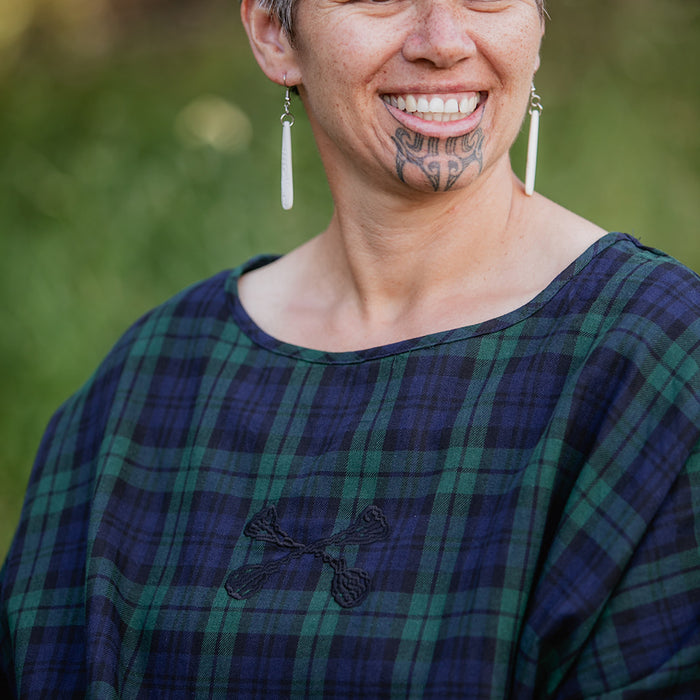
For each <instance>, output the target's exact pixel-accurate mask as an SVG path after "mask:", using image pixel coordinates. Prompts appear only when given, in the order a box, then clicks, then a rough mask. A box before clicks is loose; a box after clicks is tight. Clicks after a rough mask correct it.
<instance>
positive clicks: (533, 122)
mask: <svg viewBox="0 0 700 700" xmlns="http://www.w3.org/2000/svg"><path fill="white" fill-rule="evenodd" d="M528 113H529V114H530V134H529V137H528V140H527V164H526V166H525V194H526V195H527V196H528V197H530V196H531V195H532V193H533V192H534V191H535V174H536V173H537V141H538V140H539V134H540V114H542V101H541V98H540V96H539V95H538V94H537V93H536V92H535V84H534V83H533V84H532V87H531V88H530V107H529V109H528Z"/></svg>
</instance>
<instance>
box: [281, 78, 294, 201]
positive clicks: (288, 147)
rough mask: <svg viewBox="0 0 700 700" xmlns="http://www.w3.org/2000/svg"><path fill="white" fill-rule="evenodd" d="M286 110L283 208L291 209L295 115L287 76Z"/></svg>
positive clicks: (283, 118)
mask: <svg viewBox="0 0 700 700" xmlns="http://www.w3.org/2000/svg"><path fill="white" fill-rule="evenodd" d="M285 88H286V92H285V95H284V112H283V113H282V116H281V117H280V121H281V122H282V180H281V185H282V209H291V208H292V205H293V204H294V173H293V172H292V124H294V116H293V115H292V113H291V112H290V111H289V107H290V105H291V99H290V96H289V88H288V87H287V80H286V78H285Z"/></svg>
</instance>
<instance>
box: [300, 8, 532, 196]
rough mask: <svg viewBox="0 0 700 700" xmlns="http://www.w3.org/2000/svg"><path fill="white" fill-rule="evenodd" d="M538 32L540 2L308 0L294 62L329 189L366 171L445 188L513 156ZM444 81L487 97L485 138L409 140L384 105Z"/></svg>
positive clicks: (378, 177) (384, 183) (380, 178)
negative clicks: (388, 98)
mask: <svg viewBox="0 0 700 700" xmlns="http://www.w3.org/2000/svg"><path fill="white" fill-rule="evenodd" d="M541 35H542V24H541V19H540V16H539V13H538V10H537V4H536V2H535V0H387V1H386V2H381V3H376V2H371V0H356V1H354V2H345V1H343V0H300V3H299V5H298V9H297V17H296V37H297V40H296V42H295V49H294V59H295V61H294V68H295V69H296V71H297V72H298V75H299V76H300V80H301V82H300V84H299V92H300V95H301V98H302V100H303V102H304V104H305V106H306V108H307V113H308V115H309V119H310V122H311V126H312V128H313V131H314V134H315V136H316V140H317V143H318V146H319V150H320V153H321V157H322V158H323V161H324V164H325V165H326V170H327V172H328V176H329V181H330V184H331V188H332V189H337V188H339V187H342V186H343V185H344V184H345V183H346V182H347V181H348V178H349V179H350V180H356V179H358V178H360V179H361V180H362V181H363V182H367V180H368V178H369V179H370V180H371V182H372V184H373V186H377V187H383V188H396V187H397V186H398V185H399V183H400V185H402V186H403V187H406V186H407V187H409V188H410V189H417V190H420V191H426V190H427V191H430V190H432V191H447V190H450V189H455V188H459V187H462V186H464V185H467V184H469V183H470V182H472V181H473V180H474V179H475V178H476V177H478V176H479V175H480V174H481V173H482V172H483V171H484V170H487V169H488V168H489V167H490V166H491V165H493V164H494V163H495V162H497V161H499V160H500V159H503V158H507V157H508V150H509V148H510V146H511V145H512V143H513V141H514V140H515V137H516V136H517V134H518V131H519V129H520V125H521V122H522V119H523V116H524V114H525V111H526V107H527V100H528V96H529V88H530V84H531V81H532V76H533V74H534V72H535V70H536V68H537V66H538V64H539V46H540V40H541ZM447 85H449V87H451V88H453V89H455V91H457V89H458V88H461V89H462V90H464V91H467V90H476V91H483V92H484V93H486V94H487V95H488V98H487V100H486V104H485V106H484V114H483V118H482V119H481V121H480V123H479V125H478V129H479V131H480V133H479V134H478V136H477V134H476V130H477V129H476V128H472V129H471V131H472V132H474V133H472V135H471V136H470V138H469V139H467V140H466V141H465V140H464V139H463V138H462V137H464V136H465V134H459V135H457V137H456V140H454V139H455V135H454V134H450V135H448V136H445V137H440V135H439V134H432V133H428V132H425V133H424V134H422V135H423V138H422V139H419V138H417V137H416V136H415V135H414V136H410V137H409V136H407V135H406V132H412V133H413V134H415V133H416V130H415V129H413V128H409V127H407V126H406V125H404V124H401V123H398V122H397V118H396V116H395V115H393V114H391V113H389V112H388V110H387V108H386V106H385V105H384V104H383V102H382V100H381V96H382V94H387V93H401V92H409V91H412V92H422V93H431V92H433V90H435V91H436V92H438V93H439V92H444V91H445V86H447ZM433 86H437V87H436V88H433ZM434 139H437V141H438V143H437V149H436V148H435V146H434V145H433V144H434ZM450 139H453V140H452V141H450ZM418 143H420V144H421V147H422V148H423V149H426V150H424V152H421V151H420V149H419V148H418ZM429 148H432V150H428V149H429ZM389 170H390V171H391V173H393V178H392V180H387V171H389ZM438 171H439V175H438ZM336 183H337V187H336ZM436 183H437V186H436Z"/></svg>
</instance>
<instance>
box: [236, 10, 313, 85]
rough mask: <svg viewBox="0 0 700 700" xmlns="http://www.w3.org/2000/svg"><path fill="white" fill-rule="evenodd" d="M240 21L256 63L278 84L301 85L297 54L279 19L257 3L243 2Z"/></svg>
mask: <svg viewBox="0 0 700 700" xmlns="http://www.w3.org/2000/svg"><path fill="white" fill-rule="evenodd" d="M241 20H242V21H243V26H244V27H245V30H246V33H247V34H248V40H249V41H250V47H251V48H252V50H253V55H254V56H255V60H256V61H257V62H258V65H259V66H260V68H262V71H263V73H265V75H266V76H267V77H268V78H269V79H270V80H272V81H273V82H275V83H278V84H279V85H282V83H284V81H285V75H286V81H287V85H289V86H292V85H296V84H297V83H299V82H300V81H301V72H300V70H299V68H298V65H297V60H296V52H295V51H294V49H293V48H292V45H291V43H290V41H289V37H288V36H287V33H286V32H285V31H284V29H283V28H282V25H281V24H280V22H279V20H278V19H277V17H275V16H274V14H271V13H270V12H268V11H267V10H265V9H264V8H262V7H261V6H260V3H259V2H258V0H242V2H241Z"/></svg>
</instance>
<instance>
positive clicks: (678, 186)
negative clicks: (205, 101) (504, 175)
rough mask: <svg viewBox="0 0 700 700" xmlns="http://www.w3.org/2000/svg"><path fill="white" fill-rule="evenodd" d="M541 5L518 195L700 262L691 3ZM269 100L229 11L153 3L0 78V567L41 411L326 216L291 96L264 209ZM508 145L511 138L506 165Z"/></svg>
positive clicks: (276, 93) (699, 32)
mask: <svg viewBox="0 0 700 700" xmlns="http://www.w3.org/2000/svg"><path fill="white" fill-rule="evenodd" d="M302 2H303V0H302ZM549 10H550V14H551V20H550V21H549V22H548V26H547V35H546V38H545V42H544V46H543V51H542V67H541V69H540V72H539V75H538V78H537V87H538V92H539V93H540V95H541V96H542V101H543V103H544V113H543V115H542V124H541V135H540V161H539V172H538V183H537V184H538V190H539V191H541V192H542V193H544V194H546V195H548V196H550V197H552V198H553V199H555V200H557V201H559V202H560V203H562V204H564V205H565V206H567V207H569V208H571V209H573V210H575V211H577V212H578V213H580V214H582V215H584V216H586V217H588V218H590V219H592V220H594V221H595V222H597V223H599V224H600V225H602V226H604V227H606V228H608V229H610V230H624V231H627V232H630V233H633V234H634V235H636V236H638V237H640V238H641V239H642V241H643V242H645V243H647V244H649V245H655V246H658V247H661V248H663V249H665V250H667V251H668V252H670V253H671V254H673V255H675V256H676V257H678V258H679V259H680V260H682V261H683V262H685V263H686V264H687V265H689V266H690V267H693V268H694V269H696V270H700V238H699V237H698V234H697V222H698V220H699V218H700V216H699V215H700V196H699V195H700V138H699V134H700V131H699V129H698V126H699V124H698V117H699V116H700V90H699V89H698V88H699V85H698V82H699V81H698V69H697V66H698V65H700V62H699V60H698V59H699V58H700V55H699V54H700V42H699V41H698V39H699V38H700V3H699V2H698V1H697V0H664V2H663V3H659V2H658V1H657V0H617V1H613V0H585V2H583V1H581V0H576V1H574V0H568V1H567V0H558V1H557V0H550V2H549ZM202 95H218V96H220V97H221V98H223V99H225V100H227V101H228V102H229V103H231V104H234V105H236V106H237V107H238V108H239V109H240V110H241V111H242V112H243V113H244V114H245V115H246V116H247V120H248V121H247V123H248V124H249V125H250V126H251V127H252V136H251V138H250V140H249V141H247V142H244V143H243V144H240V145H239V147H238V148H233V147H229V148H227V149H221V148H215V147H212V146H207V145H202V144H199V145H197V144H192V143H188V142H187V141H186V140H183V138H182V137H181V136H179V135H178V134H179V132H178V129H177V128H176V125H177V124H178V123H179V122H178V118H179V116H178V115H181V114H182V113H183V110H184V109H185V108H186V107H187V105H188V104H190V103H191V102H192V101H193V100H196V99H197V98H199V97H201V96H202ZM281 99H282V94H281V91H280V90H279V88H277V86H274V85H272V84H270V83H268V82H267V81H266V79H265V78H264V77H263V75H262V73H261V72H260V70H259V69H258V68H257V66H255V64H254V63H253V60H252V58H251V56H250V54H249V50H248V47H247V42H246V39H245V36H244V33H243V31H242V29H241V26H240V22H239V20H238V17H237V3H235V2H232V3H231V4H230V5H217V6H216V9H214V10H212V11H211V12H210V13H208V14H207V15H206V16H201V15H199V16H197V19H196V21H194V20H192V21H189V20H188V19H187V17H186V16H185V17H183V16H182V15H178V17H177V21H176V20H175V19H174V18H172V17H170V16H169V15H168V13H166V12H161V13H160V14H158V15H157V16H156V17H155V18H151V20H150V21H144V22H139V23H135V24H133V26H132V27H131V30H130V31H129V33H128V36H127V37H126V38H122V39H121V40H120V41H119V42H117V43H116V45H115V46H113V47H112V48H111V49H110V50H108V51H102V52H99V53H96V52H93V53H90V54H79V53H76V52H71V51H68V50H65V49H63V50H62V49H59V48H57V46H56V45H52V44H51V42H42V41H40V40H38V41H34V42H33V43H32V44H31V46H30V48H29V49H26V50H25V51H24V53H23V54H22V56H21V59H20V60H15V61H14V63H13V64H12V65H11V66H10V67H6V69H5V71H4V74H3V75H1V76H0V241H1V243H2V248H1V250H2V254H1V255H0V328H1V329H2V333H1V335H0V386H1V387H2V398H3V400H2V403H1V405H0V439H1V440H0V445H2V448H1V449H0V558H4V555H5V552H6V550H7V547H8V546H9V542H10V538H11V536H12V533H13V531H14V528H15V527H16V523H17V520H18V518H19V509H20V506H21V500H22V494H23V491H24V488H25V486H26V482H27V479H28V476H29V471H30V469H31V464H32V460H33V456H34V453H35V451H36V448H37V446H38V442H39V440H40V437H41V433H42V431H43V429H44V426H45V424H46V422H47V420H48V419H49V417H50V415H51V414H52V412H53V411H54V410H55V409H56V407H57V406H58V405H59V404H60V403H61V402H62V401H63V400H65V398H66V397H67V396H68V395H69V394H70V393H72V392H73V391H74V390H75V389H76V388H78V387H79V386H80V385H81V384H82V383H83V382H84V381H85V380H86V379H87V377H88V376H89V375H90V374H91V372H92V371H93V369H94V367H95V366H96V364H97V363H98V362H99V361H100V359H101V357H103V356H104V354H105V353H106V352H107V351H108V349H109V348H110V346H111V345H112V344H113V343H114V341H115V340H116V339H117V337H118V336H119V335H120V334H121V332H122V331H123V330H124V329H125V328H126V326H127V325H129V324H130V323H131V322H132V321H134V320H135V319H136V318H137V317H138V316H139V315H141V314H142V313H143V312H145V311H146V310H148V309H149V308H151V307H152V306H154V305H155V304H157V303H159V302H161V301H163V300H164V299H166V298H167V297H169V296H170V295H172V294H173V293H175V292H176V291H178V290H179V289H181V288H182V287H184V286H186V285H188V284H190V283H192V282H194V281H196V280H199V279H201V278H203V277H206V276H209V275H211V274H213V273H215V272H217V271H218V270H220V269H222V268H224V267H230V266H233V265H235V264H237V263H239V262H241V261H243V260H244V259H246V258H248V257H249V256H251V255H253V254H256V253H259V252H284V251H286V250H289V249H290V248H292V247H293V246H295V245H297V244H299V243H300V242H301V241H303V240H305V239H306V238H308V237H309V236H311V235H313V234H315V233H317V232H318V231H320V230H321V229H322V228H323V227H324V224H325V222H326V221H327V219H328V217H329V215H330V212H331V205H330V202H329V198H328V192H327V188H326V185H325V183H324V178H323V174H322V171H321V167H320V163H319V161H318V157H317V154H316V150H315V147H314V145H313V142H312V139H311V135H310V132H309V129H308V126H307V124H306V121H305V119H304V118H303V115H301V114H299V112H300V111H301V107H300V105H299V103H298V102H295V111H296V112H297V122H296V125H295V127H294V131H293V135H294V148H295V176H296V177H295V188H296V204H295V207H294V209H293V210H292V211H291V212H283V211H282V210H281V208H280V206H279V192H278V182H279V174H278V161H279V142H280V127H279V113H280V109H281ZM242 131H244V130H242ZM523 153H524V139H523V138H521V139H520V140H519V141H518V143H517V144H516V146H515V147H514V150H513V160H514V165H515V168H516V171H517V172H520V173H522V172H523V160H524V158H523Z"/></svg>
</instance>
